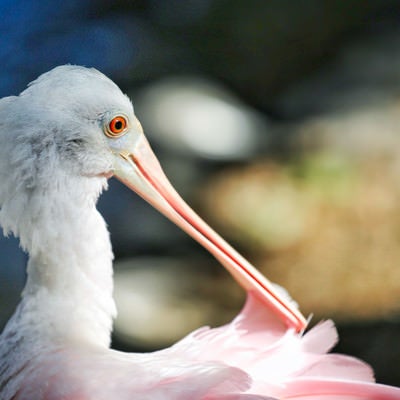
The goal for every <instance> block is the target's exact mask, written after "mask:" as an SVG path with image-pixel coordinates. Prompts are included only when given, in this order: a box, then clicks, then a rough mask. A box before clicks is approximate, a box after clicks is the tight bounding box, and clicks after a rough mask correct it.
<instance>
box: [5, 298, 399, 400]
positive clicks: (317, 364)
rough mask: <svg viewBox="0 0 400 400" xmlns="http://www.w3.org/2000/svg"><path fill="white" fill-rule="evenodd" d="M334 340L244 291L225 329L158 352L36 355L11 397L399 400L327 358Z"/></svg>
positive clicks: (342, 359) (328, 325)
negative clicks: (281, 317)
mask: <svg viewBox="0 0 400 400" xmlns="http://www.w3.org/2000/svg"><path fill="white" fill-rule="evenodd" d="M336 341H337V333H336V329H335V327H334V325H333V323H332V322H331V321H325V322H323V323H321V324H319V325H317V326H316V327H314V328H313V329H311V330H310V331H309V332H307V333H306V334H298V333H296V332H295V330H294V329H291V330H288V329H287V328H286V327H285V325H284V323H282V322H280V321H278V320H277V317H276V316H275V315H274V314H273V313H272V312H271V311H269V309H267V308H266V307H265V306H264V305H263V304H262V303H261V301H259V300H258V299H257V298H256V297H255V296H254V295H253V294H252V293H250V294H249V296H248V300H247V303H246V305H245V307H244V308H243V310H242V312H241V313H240V314H239V315H238V316H237V317H236V318H235V319H234V320H233V321H232V322H231V323H230V324H228V325H225V326H223V327H220V328H216V329H209V328H201V329H199V330H197V331H195V332H193V333H191V334H190V335H188V336H187V337H186V338H184V339H183V340H181V341H180V342H178V343H176V344H175V345H174V346H172V347H170V348H168V349H165V350H162V351H158V352H154V353H148V354H135V353H132V354H127V353H122V352H118V351H113V350H107V349H87V348H85V349H79V348H78V349H77V348H75V349H71V348H68V349H65V350H62V349H61V350H59V351H56V352H52V353H51V354H47V355H46V354H43V355H41V356H40V357H38V358H37V359H35V362H33V363H32V365H31V366H30V367H29V368H27V369H26V371H24V372H25V373H24V374H23V375H22V374H20V375H21V376H22V380H21V384H20V386H19V389H18V391H17V395H16V396H15V397H14V399H13V400H109V399H111V398H115V399H118V400H134V399H140V400H272V399H280V400H284V399H287V400H289V399H296V400H317V399H319V400H361V399H362V400H378V399H379V400H399V399H400V389H398V388H394V387H389V386H384V385H378V384H376V383H374V379H373V373H372V370H371V368H370V367H369V366H368V365H367V364H365V363H363V362H362V361H359V360H357V359H355V358H352V357H347V356H343V355H339V354H327V352H328V351H329V350H330V349H331V348H332V346H333V345H334V344H335V343H336ZM11 398H12V397H8V398H7V400H9V399H11Z"/></svg>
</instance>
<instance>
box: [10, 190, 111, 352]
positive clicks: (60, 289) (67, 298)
mask: <svg viewBox="0 0 400 400" xmlns="http://www.w3.org/2000/svg"><path fill="white" fill-rule="evenodd" d="M52 200H53V201H55V202H53V204H52V209H51V210H49V209H46V211H45V212H43V213H41V214H40V215H39V216H37V218H36V221H35V224H32V226H34V230H35V231H36V232H33V233H31V237H32V238H33V239H32V240H31V241H30V243H29V244H28V245H27V247H28V246H30V248H29V247H28V251H29V253H30V258H29V262H28V267H27V283H26V286H25V289H24V291H23V295H22V301H21V304H20V306H19V308H18V310H17V315H16V318H17V319H18V320H19V322H18V323H19V324H20V325H21V326H20V329H28V331H29V334H30V335H32V334H34V335H37V337H38V338H39V337H40V338H41V339H40V340H45V341H46V342H47V343H56V344H57V343H65V342H78V343H79V342H85V343H90V344H93V345H100V346H109V343H110V335H111V329H112V320H113V317H114V315H115V304H114V300H113V297H112V291H113V281H112V250H111V245H110V240H109V233H108V231H107V228H106V224H105V222H104V220H103V218H102V217H101V215H100V214H99V213H98V212H97V210H96V208H95V200H94V201H93V202H90V201H89V202H87V203H86V204H77V203H76V201H84V200H83V199H77V198H71V196H69V195H68V194H64V197H63V199H61V200H57V199H51V198H50V199H49V201H52ZM57 201H58V204H57ZM35 238H36V239H35ZM18 314H19V315H18Z"/></svg>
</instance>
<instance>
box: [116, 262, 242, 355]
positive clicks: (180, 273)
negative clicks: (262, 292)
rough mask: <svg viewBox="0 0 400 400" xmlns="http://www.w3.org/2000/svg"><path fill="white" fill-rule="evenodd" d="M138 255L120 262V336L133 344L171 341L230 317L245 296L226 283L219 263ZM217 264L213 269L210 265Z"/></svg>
mask: <svg viewBox="0 0 400 400" xmlns="http://www.w3.org/2000/svg"><path fill="white" fill-rule="evenodd" d="M205 265H207V267H206V268H204V265H202V263H201V261H200V260H197V261H196V260H193V258H192V259H176V258H165V257H158V258H156V257H151V258H149V257H139V258H131V259H127V260H123V261H118V262H117V263H116V265H115V300H116V303H117V308H118V317H117V319H116V321H115V336H116V338H117V339H118V340H119V341H122V342H125V343H129V344H130V346H134V347H139V348H146V349H155V348H159V347H164V346H169V345H171V344H172V343H174V342H176V341H177V340H179V339H180V338H182V337H183V336H184V335H186V334H187V333H189V332H191V331H192V330H194V329H197V328H199V327H200V326H203V325H210V324H211V325H221V324H223V323H226V322H228V321H229V320H230V319H231V318H232V317H233V316H234V315H235V314H236V313H237V312H238V310H239V308H240V304H241V302H243V301H244V293H243V292H242V290H241V289H239V288H237V287H235V286H233V285H232V286H231V287H229V288H228V289H226V287H225V286H224V285H222V286H221V284H222V282H223V281H222V280H221V276H222V277H224V280H225V279H226V277H225V275H219V274H218V273H216V271H219V269H217V268H219V267H218V266H217V265H216V263H210V262H207V264H205ZM211 265H213V266H214V267H215V270H214V271H213V270H212V269H211V268H210V266H211Z"/></svg>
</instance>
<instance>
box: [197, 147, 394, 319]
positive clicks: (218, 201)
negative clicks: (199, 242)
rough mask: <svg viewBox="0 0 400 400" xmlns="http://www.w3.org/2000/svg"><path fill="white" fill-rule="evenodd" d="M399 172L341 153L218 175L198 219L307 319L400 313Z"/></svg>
mask: <svg viewBox="0 0 400 400" xmlns="http://www.w3.org/2000/svg"><path fill="white" fill-rule="evenodd" d="M399 172H400V170H397V169H394V168H393V163H392V162H390V161H389V162H388V163H385V162H383V161H382V160H378V161H376V160H375V161H372V160H369V161H368V162H367V163H360V162H357V161H355V160H353V159H351V157H346V156H344V155H343V154H341V153H333V154H332V153H331V154H329V153H325V152H322V153H320V154H315V153H314V154H309V155H304V156H303V158H302V159H300V160H299V161H296V162H292V163H291V164H290V165H289V166H288V165H281V164H277V163H276V164H272V163H271V162H268V163H264V164H263V163H260V164H257V165H253V166H249V167H248V168H244V169H241V170H240V171H238V170H231V171H230V172H228V171H225V172H223V173H221V174H220V175H219V176H218V177H217V178H215V179H214V181H213V182H212V183H211V184H210V186H209V187H208V188H207V190H206V193H207V195H206V197H205V200H204V202H203V205H204V207H205V211H206V213H207V214H208V215H209V216H210V218H211V219H212V220H213V222H215V224H216V225H217V227H218V228H219V229H221V230H222V231H223V233H224V234H225V235H226V236H228V237H231V238H234V239H235V241H236V242H237V243H239V244H240V245H241V246H242V247H244V248H245V249H248V250H249V249H251V251H252V258H253V261H254V263H255V265H256V266H257V267H259V268H260V269H261V270H262V271H263V272H264V273H265V275H266V276H267V277H268V278H270V279H271V280H272V281H274V282H277V283H279V284H280V285H282V286H284V287H285V288H287V289H288V291H289V293H290V294H291V295H292V296H293V298H294V299H296V301H297V302H298V303H299V304H300V306H301V309H302V310H303V312H304V313H305V314H309V313H313V314H314V315H316V316H317V318H321V317H327V316H329V317H333V318H334V319H335V320H338V321H344V320H351V321H355V320H377V319H380V318H391V317H393V316H396V315H397V316H400V270H399V268H398V266H399V264H400V236H399V234H398V233H399V231H400V184H399V183H400V174H399Z"/></svg>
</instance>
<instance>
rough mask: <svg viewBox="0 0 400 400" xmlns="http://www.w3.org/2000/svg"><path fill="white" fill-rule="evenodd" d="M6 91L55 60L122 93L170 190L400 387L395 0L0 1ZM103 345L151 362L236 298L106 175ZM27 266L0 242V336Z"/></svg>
mask: <svg viewBox="0 0 400 400" xmlns="http://www.w3.org/2000/svg"><path fill="white" fill-rule="evenodd" d="M0 15H1V16H2V17H1V21H0V60H1V61H0V64H1V67H0V97H2V96H6V95H11V94H18V93H19V92H20V91H21V90H23V89H24V88H25V86H26V84H27V83H28V82H29V81H31V80H32V79H34V78H36V77H37V76H38V75H39V74H41V73H43V72H45V71H47V70H49V69H51V68H53V67H55V66H57V65H60V64H65V63H71V64H80V65H85V66H93V67H95V68H98V69H99V70H101V71H102V72H104V73H105V74H107V75H108V76H109V77H110V78H112V79H113V80H114V81H116V82H117V83H118V84H119V85H120V86H121V88H122V89H123V90H124V91H125V92H126V93H127V94H128V95H129V96H130V97H131V98H132V99H133V103H134V106H135V109H136V113H137V115H138V117H139V119H140V120H141V122H142V124H143V126H144V129H145V132H146V133H147V135H148V137H149V140H150V141H151V143H152V146H153V148H154V149H155V151H156V153H157V154H158V155H159V157H160V159H161V162H162V164H163V166H164V168H165V170H166V172H167V175H168V176H169V177H170V179H171V181H172V182H173V183H174V185H175V186H176V188H177V189H178V191H179V192H180V193H181V194H182V195H183V197H185V198H186V199H187V200H188V202H189V203H190V204H192V205H193V207H194V208H195V209H196V210H197V211H198V212H199V213H200V215H202V216H203V217H204V218H205V219H206V220H207V221H208V222H210V224H211V225H212V226H214V227H215V228H216V229H217V230H218V231H219V232H220V233H221V234H222V235H223V236H225V237H226V238H227V239H228V240H229V241H231V242H232V243H233V244H234V245H235V247H237V248H238V249H239V250H240V251H241V252H242V253H243V254H244V255H245V256H246V257H248V258H249V259H250V261H251V262H253V263H254V264H255V265H256V266H257V267H258V268H260V269H261V270H262V271H263V273H265V274H266V275H267V276H268V277H269V278H270V279H271V280H273V281H275V282H277V283H279V284H281V285H282V286H284V287H286V288H287V289H288V290H289V292H290V293H291V295H292V296H293V297H294V298H295V299H296V301H297V302H298V303H299V304H300V306H301V309H302V311H303V312H304V313H305V314H306V315H309V314H311V313H313V314H314V317H313V321H314V322H316V321H318V320H319V319H321V318H322V319H326V318H333V319H334V320H335V321H336V323H337V325H338V329H339V333H340V336H341V341H340V344H339V346H338V347H337V350H338V351H341V352H346V353H348V354H354V355H356V356H358V357H361V358H363V359H364V360H366V361H368V362H369V363H371V364H372V365H373V367H374V369H375V371H376V376H377V379H378V380H379V381H381V382H385V383H391V384H396V385H400V368H398V366H399V365H400V346H399V340H400V146H399V137H400V2H399V1H395V0H381V1H374V0H362V1H361V0H342V1H339V0H304V1H302V2H294V1H290V0H269V1H265V0H229V1H228V0H171V1H168V2H166V1H162V0H137V1H126V0H125V1H124V0H117V1H106V0H90V1H89V0H79V1H78V0H70V1H68V2H66V1H58V0H57V1H55V0H53V1H49V0H42V1H32V0H31V1H23V0H12V1H11V0H0ZM99 208H100V210H101V212H102V214H103V215H104V216H105V218H106V220H107V223H108V224H109V228H110V231H111V238H112V242H113V246H114V250H115V254H116V267H115V269H116V273H115V281H116V288H115V295H116V300H117V304H118V308H119V316H118V319H117V321H116V327H115V336H114V347H117V348H122V349H130V350H152V349H157V348H160V347H163V346H167V345H169V344H170V343H172V342H173V341H175V340H177V339H178V338H180V337H182V336H183V335H184V334H186V333H187V332H189V331H190V330H192V329H195V328H196V327H198V326H201V325H208V324H210V325H217V324H221V323H224V322H227V321H229V320H230V318H232V316H233V315H235V314H236V313H237V312H238V310H239V309H240V307H241V305H242V304H243V300H244V297H243V296H244V294H243V292H242V290H241V289H240V288H238V287H237V286H236V284H235V282H234V281H233V280H232V278H231V277H230V276H229V275H228V274H227V273H226V272H225V271H224V270H223V268H221V267H220V266H219V265H218V264H217V263H216V262H215V261H214V260H213V259H212V258H211V256H209V255H208V254H207V253H206V252H205V251H204V250H203V249H202V248H200V246H199V245H197V244H196V243H194V242H193V241H192V240H191V239H190V238H188V237H186V236H185V235H184V234H183V233H181V232H180V231H179V230H178V229H177V228H175V226H173V225H172V224H171V223H170V222H169V221H167V220H165V219H164V218H163V217H162V216H161V215H159V214H158V213H157V212H156V211H154V210H152V209H151V208H150V207H149V206H147V205H146V204H145V203H144V202H143V201H142V200H141V199H139V198H137V197H136V196H135V195H134V194H132V193H131V192H129V191H127V190H126V189H125V188H123V187H122V186H121V185H120V184H119V183H118V182H116V181H115V180H113V179H112V180H111V181H110V189H109V191H108V192H106V193H105V194H104V195H103V196H102V197H101V199H100V202H99ZM25 262H26V256H25V255H24V254H23V253H22V252H21V250H19V248H18V242H17V241H16V240H15V239H13V238H7V239H6V238H2V239H1V240H0V327H2V326H3V325H4V323H5V321H6V320H7V318H8V317H9V316H10V314H11V313H12V311H13V309H14V307H15V305H16V303H17V302H18V299H19V296H20V291H21V289H22V287H23V283H24V279H25V275H24V273H25V272H24V269H25Z"/></svg>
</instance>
